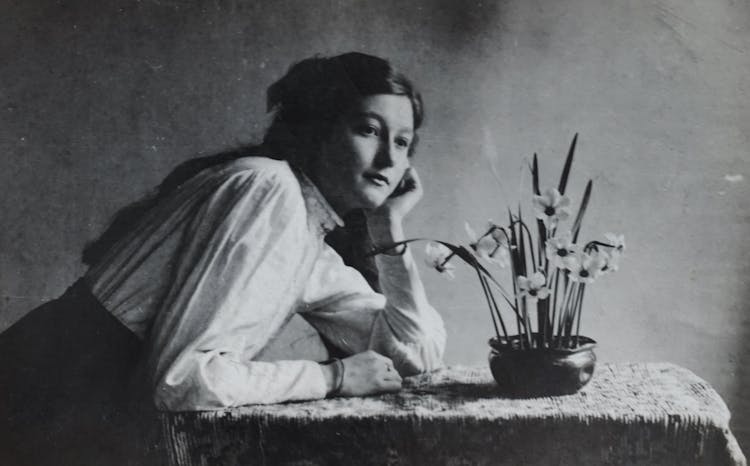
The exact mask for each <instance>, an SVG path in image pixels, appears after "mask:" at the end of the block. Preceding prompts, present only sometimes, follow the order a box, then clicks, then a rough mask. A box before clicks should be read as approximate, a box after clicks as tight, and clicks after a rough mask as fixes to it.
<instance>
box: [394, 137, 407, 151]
mask: <svg viewBox="0 0 750 466" xmlns="http://www.w3.org/2000/svg"><path fill="white" fill-rule="evenodd" d="M396 145H397V146H399V147H402V148H404V149H406V148H408V147H409V140H408V139H405V138H398V139H396Z"/></svg>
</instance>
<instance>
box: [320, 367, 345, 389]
mask: <svg viewBox="0 0 750 466" xmlns="http://www.w3.org/2000/svg"><path fill="white" fill-rule="evenodd" d="M319 364H320V369H321V370H322V371H323V377H324V378H325V380H326V396H336V395H338V394H339V392H340V391H341V386H342V385H343V384H344V363H343V361H341V359H339V358H333V359H329V360H327V361H323V362H321V363H319Z"/></svg>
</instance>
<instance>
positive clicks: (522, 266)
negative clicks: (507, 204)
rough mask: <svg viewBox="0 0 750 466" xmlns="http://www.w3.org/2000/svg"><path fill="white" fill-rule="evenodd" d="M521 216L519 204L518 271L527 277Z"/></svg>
mask: <svg viewBox="0 0 750 466" xmlns="http://www.w3.org/2000/svg"><path fill="white" fill-rule="evenodd" d="M522 225H523V217H521V205H520V204H519V205H518V255H519V256H520V257H521V263H520V267H519V269H520V270H519V273H520V274H521V275H523V276H524V277H527V278H528V276H529V275H528V273H529V272H528V268H526V242H525V241H524V239H523V226H522Z"/></svg>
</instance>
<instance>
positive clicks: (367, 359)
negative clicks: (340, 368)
mask: <svg viewBox="0 0 750 466" xmlns="http://www.w3.org/2000/svg"><path fill="white" fill-rule="evenodd" d="M342 362H343V363H344V382H343V384H342V387H341V394H342V395H344V396H363V395H371V394H374V393H381V392H389V391H396V390H399V389H400V388H401V375H400V374H399V373H398V371H397V370H396V368H395V367H394V365H393V361H391V360H390V359H388V358H386V357H385V356H383V355H381V354H378V353H376V352H375V351H365V352H362V353H358V354H355V355H354V356H350V357H348V358H346V359H344V360H343V361H342Z"/></svg>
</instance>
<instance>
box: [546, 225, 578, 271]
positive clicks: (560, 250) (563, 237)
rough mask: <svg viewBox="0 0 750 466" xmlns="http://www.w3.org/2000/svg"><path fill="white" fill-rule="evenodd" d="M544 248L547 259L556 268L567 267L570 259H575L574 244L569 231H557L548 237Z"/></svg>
mask: <svg viewBox="0 0 750 466" xmlns="http://www.w3.org/2000/svg"><path fill="white" fill-rule="evenodd" d="M545 249H546V254H547V259H548V260H549V261H550V262H552V264H553V265H554V266H555V267H557V268H560V269H564V268H567V267H568V265H569V264H570V263H571V261H574V260H575V253H576V245H575V244H573V240H572V235H571V234H570V232H569V231H565V232H563V233H558V234H557V235H555V236H554V237H552V238H550V239H548V240H547V244H546V248H545Z"/></svg>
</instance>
